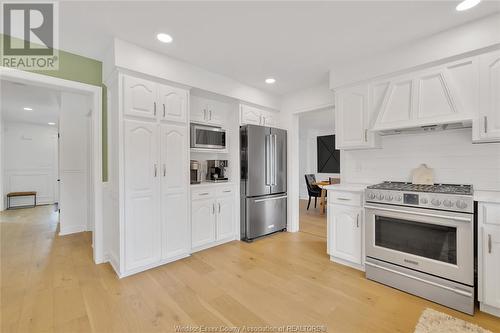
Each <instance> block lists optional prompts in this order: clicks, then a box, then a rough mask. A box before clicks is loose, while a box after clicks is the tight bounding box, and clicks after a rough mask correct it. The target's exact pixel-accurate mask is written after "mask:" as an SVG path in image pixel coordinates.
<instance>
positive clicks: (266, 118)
mask: <svg viewBox="0 0 500 333" xmlns="http://www.w3.org/2000/svg"><path fill="white" fill-rule="evenodd" d="M262 122H263V124H262V125H264V126H269V127H277V126H278V120H277V116H276V115H273V114H271V113H270V112H268V113H266V114H264V115H263V116H262Z"/></svg>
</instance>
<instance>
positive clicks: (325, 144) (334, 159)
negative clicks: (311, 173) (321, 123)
mask: <svg viewBox="0 0 500 333" xmlns="http://www.w3.org/2000/svg"><path fill="white" fill-rule="evenodd" d="M317 145H318V173H340V151H339V150H337V149H335V135H325V136H318V137H317Z"/></svg>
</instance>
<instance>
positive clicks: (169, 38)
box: [156, 33, 174, 43]
mask: <svg viewBox="0 0 500 333" xmlns="http://www.w3.org/2000/svg"><path fill="white" fill-rule="evenodd" d="M156 38H158V40H159V41H160V42H162V43H172V41H173V40H174V39H173V38H172V36H170V35H168V34H164V33H160V34H158V35H156Z"/></svg>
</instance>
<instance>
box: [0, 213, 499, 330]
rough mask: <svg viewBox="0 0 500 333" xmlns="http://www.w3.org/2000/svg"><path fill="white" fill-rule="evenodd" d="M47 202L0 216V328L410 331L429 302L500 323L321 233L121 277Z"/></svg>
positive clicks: (237, 247)
mask: <svg viewBox="0 0 500 333" xmlns="http://www.w3.org/2000/svg"><path fill="white" fill-rule="evenodd" d="M56 219H57V215H56V214H54V213H53V212H52V208H51V207H38V208H35V209H26V210H17V211H8V212H2V213H0V222H1V224H0V227H1V271H2V272H1V274H2V275H1V278H2V280H1V321H2V322H1V329H2V332H65V333H68V332H120V333H123V332H160V331H163V332H173V331H175V325H188V324H191V325H205V326H220V325H224V326H242V325H259V326H264V325H292V324H301V325H304V324H313V325H326V326H327V328H328V332H408V333H411V332H413V328H414V325H415V323H416V321H417V319H418V318H419V316H420V313H421V312H422V310H424V309H425V308H426V307H432V308H434V309H437V310H440V311H443V312H447V313H450V314H452V315H454V316H457V317H460V318H463V319H466V320H469V321H472V322H475V323H477V324H480V325H481V326H483V327H485V328H487V329H490V330H493V331H495V330H499V328H500V319H498V318H494V317H492V316H489V315H486V314H482V313H478V314H476V316H474V317H469V316H467V315H464V314H461V313H458V312H455V311H452V310H449V309H446V308H444V307H442V306H439V305H436V304H433V303H431V302H427V301H425V300H422V299H420V298H418V297H414V296H411V295H408V294H405V293H403V292H400V291H397V290H394V289H392V288H388V287H385V286H383V285H380V284H377V283H375V282H371V281H368V280H366V279H365V278H364V277H363V274H362V273H361V272H358V271H356V270H353V269H350V268H347V267H344V266H341V265H336V264H333V263H331V262H330V261H329V260H328V257H327V255H326V243H325V241H324V239H322V238H321V237H318V236H316V235H312V234H310V233H307V232H299V233H279V234H276V235H274V236H272V237H268V238H265V239H262V240H258V241H256V242H254V243H251V244H247V243H244V242H236V241H235V242H232V243H229V244H226V245H223V246H219V247H216V248H212V249H209V250H207V251H203V252H199V253H196V254H194V255H193V256H191V257H189V258H187V259H184V260H180V261H177V262H175V263H172V264H169V265H165V266H162V267H159V268H157V269H152V270H150V271H147V272H144V273H140V274H137V275H134V276H131V277H128V278H124V279H121V280H119V279H117V278H116V275H115V274H114V272H113V271H112V269H111V267H110V266H109V265H108V264H102V265H94V264H93V263H92V260H91V247H90V239H91V237H90V234H89V233H79V234H75V235H71V236H64V237H59V236H57V235H56V231H57V223H56Z"/></svg>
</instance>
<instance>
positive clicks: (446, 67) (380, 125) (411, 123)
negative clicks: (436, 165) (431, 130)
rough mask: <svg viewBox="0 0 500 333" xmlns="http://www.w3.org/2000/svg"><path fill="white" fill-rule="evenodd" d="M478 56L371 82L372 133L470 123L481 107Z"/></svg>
mask: <svg viewBox="0 0 500 333" xmlns="http://www.w3.org/2000/svg"><path fill="white" fill-rule="evenodd" d="M478 68H479V67H478V57H471V58H465V59H461V60H459V61H454V62H450V63H446V64H443V65H440V66H435V67H431V68H428V69H424V70H419V71H413V72H410V73H407V74H403V75H399V76H395V77H391V78H388V79H384V80H381V81H378V82H374V83H371V86H372V89H375V88H377V89H378V94H374V95H373V96H374V97H373V98H374V101H373V106H374V108H375V109H374V110H373V112H374V114H375V115H376V119H375V121H374V124H373V126H372V130H373V131H390V130H398V129H405V128H413V127H421V126H433V125H441V124H451V123H463V122H465V123H471V122H472V119H473V114H474V113H475V112H476V110H477V108H478V93H479V85H478V78H479V75H478V74H479V70H478Z"/></svg>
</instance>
